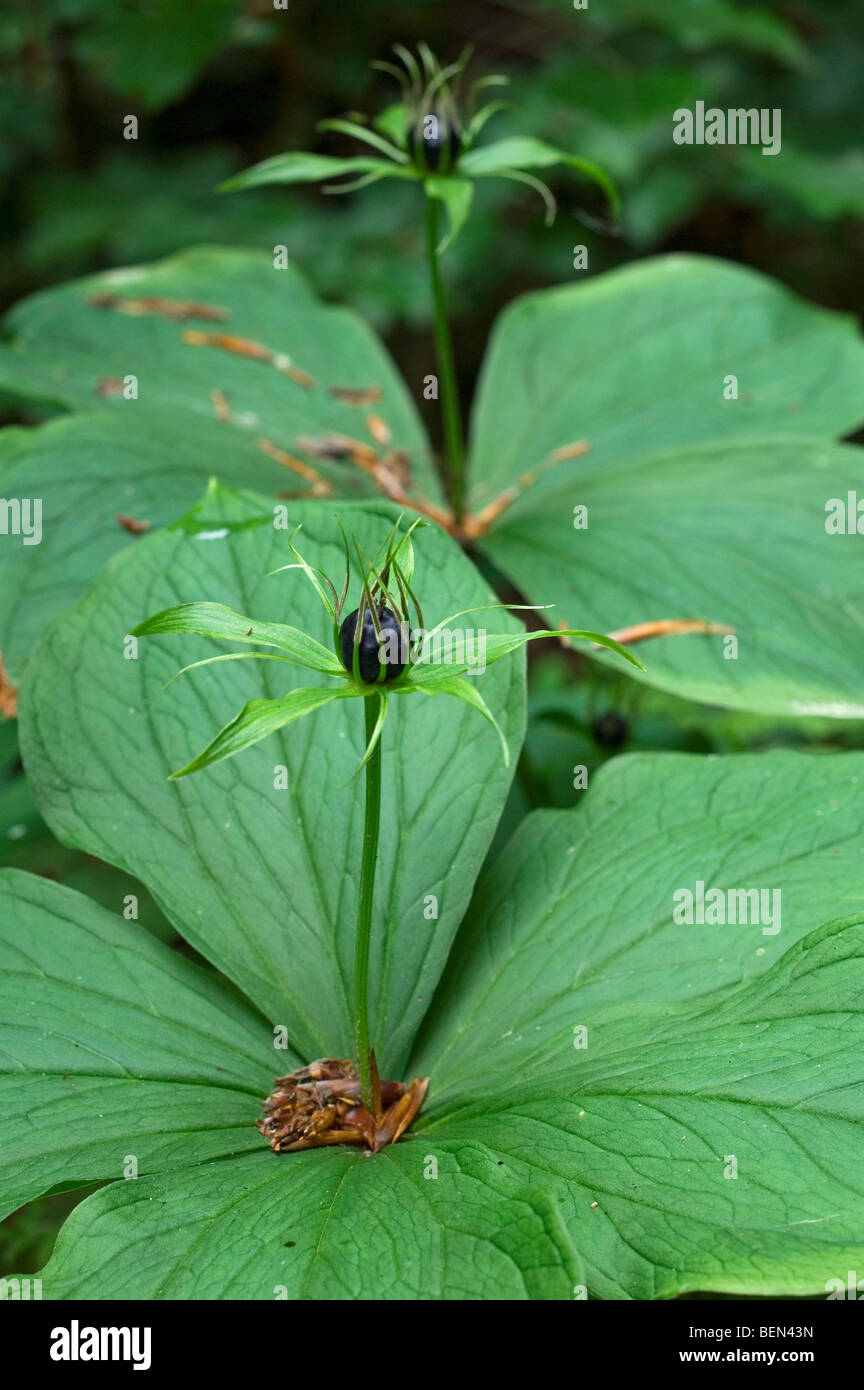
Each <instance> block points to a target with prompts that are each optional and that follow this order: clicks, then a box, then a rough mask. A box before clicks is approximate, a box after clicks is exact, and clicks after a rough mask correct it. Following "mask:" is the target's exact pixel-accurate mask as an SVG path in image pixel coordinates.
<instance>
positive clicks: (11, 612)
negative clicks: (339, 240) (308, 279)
mask: <svg viewBox="0 0 864 1390" xmlns="http://www.w3.org/2000/svg"><path fill="white" fill-rule="evenodd" d="M106 294H108V295H113V296H115V297H116V298H117V299H118V301H119V303H120V304H121V305H126V307H127V308H128V307H129V306H133V307H134V306H135V305H136V304H138V306H139V307H140V304H141V302H142V301H143V302H144V304H145V306H146V303H147V298H148V296H149V297H155V298H156V301H157V304H158V302H159V301H160V300H161V301H163V302H165V303H167V304H168V305H169V306H171V305H173V306H175V312H179V310H177V309H176V306H177V305H178V304H179V305H180V306H181V308H182V307H183V306H184V305H186V306H187V308H188V309H190V310H194V309H197V310H199V311H201V310H204V309H208V308H209V310H210V311H213V310H214V309H215V310H217V311H218V310H224V312H225V313H226V314H227V315H228V317H227V319H224V320H209V321H208V320H205V319H201V318H195V317H190V318H188V319H181V320H177V319H171V318H167V317H165V314H164V313H163V312H158V313H157V312H143V311H142V312H138V313H131V312H126V311H125V310H124V309H123V308H122V307H121V308H114V309H106V308H99V307H96V306H94V305H92V304H91V303H90V302H89V301H90V300H91V299H92V298H93V296H97V297H98V296H99V295H106ZM7 326H8V332H9V334H10V336H11V338H12V342H11V343H10V344H4V345H0V389H4V390H8V391H9V392H11V393H13V394H17V395H20V396H22V397H31V398H34V399H37V400H42V401H48V402H51V403H53V404H54V405H55V406H56V407H57V408H58V409H63V410H66V411H74V412H83V415H82V418H81V419H80V420H62V421H55V422H53V423H51V424H49V425H47V426H44V427H43V428H41V429H29V430H18V429H15V430H6V431H4V433H3V435H2V436H0V441H2V442H0V488H2V495H3V496H5V497H23V498H38V499H40V500H41V503H42V511H43V526H42V540H41V542H40V544H38V545H26V546H25V545H23V544H22V543H21V542H19V541H18V540H17V539H14V538H13V540H11V541H10V544H8V545H3V546H0V650H2V651H3V654H4V661H5V663H6V666H7V669H8V670H9V672H10V675H11V676H12V678H13V679H18V678H19V677H20V674H21V671H22V670H23V664H24V662H25V660H26V657H27V655H28V654H29V651H30V650H31V648H32V645H33V642H34V640H35V638H36V637H38V635H39V633H40V631H41V629H42V627H43V626H44V625H45V623H46V622H47V621H48V620H49V619H51V618H53V617H54V616H55V615H57V614H59V613H61V612H63V611H64V609H65V608H66V607H68V606H69V605H70V604H71V603H72V602H74V601H75V599H76V598H77V597H78V596H79V595H80V594H82V593H83V592H84V590H85V589H86V588H87V587H89V584H90V583H91V581H92V580H93V578H94V577H95V575H96V574H97V573H98V571H99V569H100V567H101V565H102V564H103V563H104V561H105V560H106V559H107V558H108V557H109V556H110V555H111V554H113V552H114V551H115V550H118V549H120V548H121V547H122V546H126V545H129V544H130V543H132V536H130V534H129V532H128V531H127V530H124V526H123V524H122V518H129V519H131V520H132V521H135V522H141V523H144V524H146V525H149V526H150V527H151V528H155V527H157V526H160V525H163V524H165V523H166V522H168V521H171V520H173V519H174V518H175V517H176V516H178V515H179V514H181V513H182V512H183V511H186V510H188V509H189V507H191V506H192V505H193V503H194V502H195V501H196V500H197V499H198V498H199V497H200V495H201V492H202V490H203V486H204V484H205V482H206V480H207V478H208V477H210V476H212V475H216V476H218V477H219V478H220V479H221V480H222V481H223V482H225V483H227V484H228V485H229V486H238V487H240V486H243V487H252V488H257V489H258V490H260V491H262V492H269V493H271V494H272V495H274V496H277V497H278V496H279V495H284V494H285V493H286V492H288V493H291V492H294V493H297V494H304V493H308V492H309V489H310V486H311V484H310V482H309V480H308V479H307V478H306V477H303V476H298V473H297V472H296V471H294V470H293V469H292V467H291V466H290V460H291V459H292V458H295V459H299V460H300V462H301V464H302V463H306V464H311V466H312V467H313V468H314V470H315V472H316V473H317V474H318V475H319V477H320V478H321V479H322V480H323V481H324V483H326V485H328V486H329V487H330V488H331V489H332V491H333V495H334V496H348V497H351V496H354V497H357V496H364V495H366V496H368V495H369V494H370V492H371V493H372V494H373V495H377V493H376V491H375V489H374V487H373V485H372V483H371V482H370V480H369V479H368V478H367V477H366V475H365V474H363V473H362V472H361V471H360V470H359V469H358V468H356V467H355V466H354V465H353V464H351V463H350V462H344V461H336V460H329V459H326V458H320V457H313V456H312V455H311V454H309V452H308V450H306V448H305V445H304V440H308V439H309V438H310V437H311V438H313V439H314V438H316V437H320V436H326V435H328V434H337V435H343V436H348V437H349V438H354V439H358V440H360V441H361V442H365V443H367V444H368V443H371V442H372V441H371V437H370V436H369V435H368V433H367V425H366V417H367V415H368V414H369V412H370V410H371V411H374V412H375V414H377V415H379V416H380V417H381V419H383V420H384V421H385V423H386V424H387V426H388V428H389V430H390V432H391V434H392V438H393V447H394V448H397V449H400V450H404V451H405V452H406V453H407V454H408V456H409V459H410V463H411V469H412V474H413V477H414V479H415V484H416V487H417V491H418V493H419V494H423V495H425V496H426V497H428V498H429V499H430V500H434V499H436V498H437V499H440V495H441V494H440V487H439V483H438V478H437V473H436V470H435V469H434V467H433V466H432V464H431V463H430V461H429V458H428V446H427V444H426V441H425V436H424V434H423V429H422V426H421V424H420V422H419V418H418V415H417V411H416V409H415V406H414V404H413V402H412V400H411V398H410V396H409V394H408V392H407V390H406V388H405V385H404V383H403V382H402V380H401V379H400V377H399V375H398V373H397V372H396V370H395V368H394V366H393V364H392V362H391V360H390V358H389V357H388V356H387V354H386V353H385V352H384V350H383V348H382V347H381V346H380V344H379V343H378V341H377V339H376V338H375V336H374V335H373V334H372V333H371V332H370V330H369V329H368V328H367V327H366V326H365V325H364V324H363V323H362V321H361V320H360V319H358V318H357V317H356V316H355V315H354V314H353V313H351V312H350V311H348V310H343V309H335V308H332V307H329V306H325V305H322V304H321V303H320V302H319V301H318V300H317V299H316V298H315V297H314V295H313V294H312V293H311V291H310V290H309V289H308V288H307V286H306V284H305V282H304V281H303V280H302V278H301V277H300V276H299V274H298V273H297V272H296V271H295V270H294V269H291V268H289V269H285V270H276V269H274V263H273V259H272V257H271V256H269V255H262V254H260V253H258V252H249V251H226V250H197V251H190V252H186V253H184V254H182V255H179V256H176V257H171V258H170V259H168V260H166V261H163V262H161V263H160V264H158V265H155V266H151V267H145V268H135V269H131V270H124V271H112V272H109V273H107V274H105V275H100V276H94V277H91V278H90V279H88V280H84V281H78V282H75V283H73V284H71V285H66V286H63V287H61V288H60V289H57V290H50V291H46V292H44V293H42V294H40V295H37V296H35V297H34V298H32V299H29V300H26V301H24V302H23V303H22V304H20V305H18V306H17V308H16V309H15V310H14V311H13V312H12V314H11V315H10V316H9V318H8V319H7ZM190 331H191V332H193V333H195V332H205V333H214V334H217V335H218V334H223V335H227V337H228V339H229V342H230V340H231V339H234V340H238V339H239V340H240V342H241V344H242V342H243V341H245V342H246V343H251V344H253V345H254V344H257V345H259V346H260V347H262V348H264V349H267V350H272V351H274V352H276V353H285V354H287V355H288V356H289V357H290V358H291V359H292V360H293V363H294V365H295V367H297V368H299V369H301V370H302V371H306V372H308V373H309V376H310V377H311V379H312V385H308V386H307V385H302V384H300V383H299V382H298V381H296V380H293V379H292V378H291V377H289V376H287V375H285V373H284V372H283V371H282V370H280V369H279V368H278V367H277V366H274V365H273V363H272V362H268V361H266V360H256V359H255V358H253V357H250V356H248V355H244V354H243V352H240V351H234V350H229V349H227V348H222V347H219V346H208V345H200V344H197V345H196V344H195V343H187V342H184V341H183V334H184V333H186V332H190ZM130 375H133V376H135V377H136V378H137V382H138V398H137V399H125V398H124V397H123V395H122V384H123V382H124V381H125V380H127V378H129V376H130ZM106 383H107V386H106ZM105 390H108V391H109V394H108V395H105V394H104V391H105ZM346 391H347V392H349V395H348V396H346V395H345V394H344V393H345V392H346ZM351 391H360V392H361V393H362V392H370V391H371V392H372V393H373V397H374V395H375V393H380V397H379V398H378V399H375V400H374V403H373V404H371V405H370V404H368V403H367V404H365V405H364V404H363V401H364V399H367V398H364V397H363V396H362V395H361V397H359V401H360V403H359V404H356V403H352V398H351V396H350V392H351ZM118 392H120V394H117V393H118ZM334 392H335V393H336V394H334ZM226 407H227V410H228V412H229V414H228V418H227V419H224V418H220V415H224V410H225V408H226ZM262 441H263V445H264V446H266V447H267V448H270V450H271V452H270V453H267V452H265V451H264V447H262ZM274 448H275V451H276V454H275V457H274V455H273V449H274ZM282 456H284V459H285V460H287V462H285V461H280V458H281V457H282Z"/></svg>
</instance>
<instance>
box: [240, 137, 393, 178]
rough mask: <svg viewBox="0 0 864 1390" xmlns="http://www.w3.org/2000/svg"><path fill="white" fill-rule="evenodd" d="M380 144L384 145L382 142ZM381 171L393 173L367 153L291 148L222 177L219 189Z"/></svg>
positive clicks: (384, 161) (390, 168)
mask: <svg viewBox="0 0 864 1390" xmlns="http://www.w3.org/2000/svg"><path fill="white" fill-rule="evenodd" d="M366 134H367V135H368V134H369V132H368V131H367V132H366ZM382 143H385V144H386V141H384V142H382ZM381 170H383V171H385V172H386V173H388V174H394V175H395V173H396V170H395V169H394V168H393V165H392V164H391V163H390V162H389V160H384V159H378V158H375V157H374V156H372V155H368V154H364V155H353V156H349V157H348V158H347V159H346V158H341V159H340V158H339V157H338V156H336V155H332V154H308V153H307V152H306V151H304V150H294V151H292V152H291V153H290V154H276V155H273V157H272V158H271V159H263V160H262V161H261V163H260V164H253V165H252V167H251V169H244V170H243V172H242V174H234V175H233V176H232V177H231V178H230V179H226V180H225V182H224V183H223V184H221V185H220V188H221V191H222V192H223V193H236V192H239V191H240V190H241V189H244V188H260V187H261V186H262V185H263V184H270V183H280V184H291V183H320V182H322V181H323V180H324V179H335V178H339V176H340V175H342V174H364V173H375V172H378V171H381Z"/></svg>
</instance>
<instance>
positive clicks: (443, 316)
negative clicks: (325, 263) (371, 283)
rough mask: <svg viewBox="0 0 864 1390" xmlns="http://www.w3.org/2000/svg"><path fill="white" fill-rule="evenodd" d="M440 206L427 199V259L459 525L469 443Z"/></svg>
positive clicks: (449, 470) (452, 493)
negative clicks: (442, 261)
mask: <svg viewBox="0 0 864 1390" xmlns="http://www.w3.org/2000/svg"><path fill="white" fill-rule="evenodd" d="M437 245H438V203H437V201H436V199H435V198H429V197H428V196H427V198H426V255H427V259H428V262H429V280H430V282H431V285H432V299H433V301H434V306H435V354H436V356H437V358H438V377H439V385H440V389H441V413H442V415H443V418H444V444H445V448H446V451H447V473H448V477H449V482H450V500H451V502H452V504H453V514H454V516H455V518H456V521H457V522H459V521H461V520H462V517H463V515H464V512H465V443H464V439H463V436H462V412H461V411H460V409H459V393H458V391H457V389H456V366H455V362H454V358H453V342H452V339H451V337H450V324H449V322H448V319H447V306H446V304H445V302H444V290H443V287H442V285H441V276H440V274H439V271H438V255H437V253H436V250H435V248H436V246H437Z"/></svg>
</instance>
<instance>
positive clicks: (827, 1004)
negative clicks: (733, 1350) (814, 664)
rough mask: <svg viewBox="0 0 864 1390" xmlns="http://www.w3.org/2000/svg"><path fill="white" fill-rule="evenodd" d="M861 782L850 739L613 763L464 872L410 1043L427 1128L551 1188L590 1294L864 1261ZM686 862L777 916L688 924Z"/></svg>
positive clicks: (731, 1283)
mask: <svg viewBox="0 0 864 1390" xmlns="http://www.w3.org/2000/svg"><path fill="white" fill-rule="evenodd" d="M862 784H864V757H862V756H860V755H857V754H848V755H843V756H835V757H825V758H816V757H813V756H812V755H807V754H791V753H771V754H762V755H757V756H740V757H739V756H735V757H728V758H724V759H701V758H695V757H686V756H677V755H670V754H664V755H660V756H640V757H626V758H619V759H616V760H615V761H614V763H613V764H610V765H608V767H607V768H606V769H604V771H603V772H601V774H600V776H599V778H598V779H597V782H596V785H595V786H594V787H593V788H592V790H591V791H590V793H589V794H588V797H587V800H586V801H585V802H584V803H583V804H582V806H580V808H579V810H578V811H574V812H571V811H567V812H548V811H544V812H537V813H535V814H534V815H532V816H529V817H528V819H527V820H526V821H525V822H524V823H523V826H522V828H521V829H520V830H519V832H518V833H517V835H516V836H515V837H514V839H513V841H512V842H511V843H510V845H509V846H508V847H507V849H506V850H505V851H504V852H503V854H502V855H501V857H500V859H498V861H497V862H495V863H494V864H493V865H491V866H490V868H489V870H488V872H487V874H486V875H484V877H483V879H481V881H480V883H479V884H478V887H477V891H476V894H475V899H474V905H473V906H472V911H471V913H470V914H469V918H468V920H467V922H466V924H465V928H464V929H463V932H462V933H460V936H459V939H458V942H457V946H456V950H455V953H454V956H453V958H452V959H451V962H450V964H449V966H448V969H447V972H446V973H445V976H444V979H443V981H442V984H441V987H440V989H439V991H438V993H437V995H436V1002H435V1005H434V1007H433V1011H432V1013H431V1015H430V1016H429V1018H428V1019H427V1021H426V1023H425V1024H424V1031H423V1036H422V1037H421V1040H420V1046H419V1049H418V1051H417V1053H416V1055H415V1057H414V1058H413V1059H412V1064H413V1067H414V1069H419V1070H420V1071H421V1072H422V1074H424V1075H426V1074H428V1075H429V1076H430V1077H431V1078H432V1081H431V1083H430V1093H429V1100H428V1101H427V1106H426V1107H425V1109H424V1117H425V1119H424V1121H423V1135H422V1138H423V1143H424V1145H427V1144H428V1146H429V1149H430V1152H431V1151H432V1149H433V1147H434V1145H435V1144H436V1143H437V1142H438V1141H439V1140H443V1139H444V1138H445V1137H446V1139H448V1140H451V1139H453V1138H457V1139H460V1138H461V1139H463V1140H466V1139H467V1138H468V1136H469V1135H470V1136H471V1138H472V1139H473V1140H475V1141H478V1140H479V1141H480V1142H482V1143H484V1144H486V1145H487V1146H488V1147H489V1148H490V1149H491V1150H492V1151H494V1152H497V1153H498V1155H499V1157H500V1158H502V1159H503V1160H504V1161H505V1163H506V1164H508V1165H509V1166H510V1167H511V1168H512V1170H513V1171H514V1172H515V1173H516V1174H517V1175H521V1177H522V1178H523V1180H524V1181H525V1182H526V1183H527V1184H532V1183H540V1184H542V1186H543V1187H544V1189H545V1190H546V1191H547V1192H549V1193H550V1195H553V1196H554V1195H556V1194H557V1195H558V1196H559V1197H562V1198H564V1202H563V1204H562V1206H561V1207H560V1208H559V1209H560V1210H561V1211H562V1214H563V1215H564V1217H565V1220H566V1223H567V1226H568V1230H569V1233H570V1236H571V1239H572V1240H573V1242H574V1244H575V1245H576V1246H577V1247H578V1248H579V1250H580V1252H581V1254H582V1256H583V1257H584V1260H585V1263H586V1267H587V1271H588V1281H589V1286H590V1288H591V1290H592V1292H593V1293H595V1294H597V1295H599V1296H601V1297H607V1298H609V1297H611V1298H621V1297H629V1298H658V1297H659V1298H666V1297H672V1296H674V1295H676V1294H678V1293H681V1292H685V1291H688V1290H695V1289H718V1290H725V1291H728V1292H737V1293H749V1294H780V1293H784V1294H807V1293H818V1292H819V1291H820V1290H822V1291H824V1287H825V1280H826V1279H828V1278H830V1277H833V1276H836V1275H841V1276H842V1275H843V1272H844V1271H845V1270H846V1269H847V1268H852V1267H854V1256H855V1252H856V1251H860V1249H861V1246H862V1242H864V1181H862V1177H861V1172H860V1162H859V1156H860V1151H861V1141H862V1132H864V1063H862V1058H864V1019H862V1005H861V1001H862V998H864V992H862V987H864V921H862V908H864V893H862V889H861V876H860V844H861V833H862V802H861V794H860V789H861V785H862ZM696 880H702V881H703V882H704V884H705V886H706V890H707V889H710V888H717V889H720V890H722V891H723V892H724V893H726V892H727V891H729V890H733V889H736V890H737V889H749V888H758V889H759V890H760V891H761V890H762V889H767V890H769V891H770V892H771V893H774V892H775V891H776V892H779V893H780V894H781V899H780V902H781V913H780V924H781V925H780V930H779V931H778V932H776V933H773V934H772V930H771V929H770V928H769V931H768V933H767V934H766V933H765V931H764V926H765V921H764V919H763V922H762V924H761V925H759V924H757V925H746V924H740V923H739V924H738V925H730V924H728V923H727V924H726V925H715V926H712V925H704V926H699V925H698V924H694V925H690V926H688V925H676V924H675V923H674V922H673V916H672V914H673V906H674V901H675V900H674V897H673V895H674V894H675V892H676V891H678V890H681V889H684V888H687V889H691V890H692V889H694V888H695V883H696ZM772 906H773V903H772ZM850 912H853V913H854V914H855V915H854V916H851V917H849V916H845V917H843V918H842V919H841V920H840V921H839V922H834V923H832V924H830V925H828V926H826V927H824V928H821V929H817V930H812V928H813V924H814V923H815V922H818V921H819V919H820V917H824V916H828V917H831V916H833V915H836V914H838V913H850ZM577 1027H584V1028H586V1029H587V1035H586V1038H585V1042H586V1046H584V1047H580V1046H579V1045H578V1044H579V1039H578V1038H577V1037H576V1036H575V1034H576V1029H577ZM730 1156H732V1157H734V1159H735V1160H736V1162H737V1177H736V1178H733V1177H730V1176H727V1173H728V1171H729V1159H730ZM847 1259H848V1261H851V1263H847Z"/></svg>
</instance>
